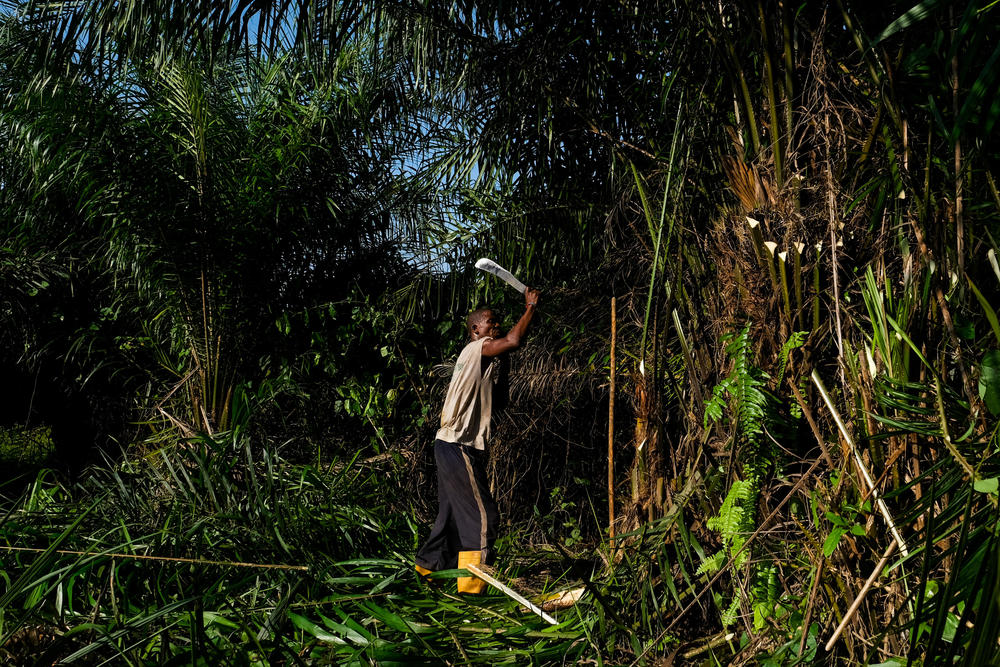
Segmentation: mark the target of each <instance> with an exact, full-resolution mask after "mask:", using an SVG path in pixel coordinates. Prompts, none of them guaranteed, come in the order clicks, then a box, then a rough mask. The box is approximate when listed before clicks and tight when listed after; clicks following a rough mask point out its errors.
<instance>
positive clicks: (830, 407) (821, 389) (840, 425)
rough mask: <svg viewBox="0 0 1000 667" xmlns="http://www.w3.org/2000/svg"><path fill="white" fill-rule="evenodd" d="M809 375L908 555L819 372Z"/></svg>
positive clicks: (898, 543)
mask: <svg viewBox="0 0 1000 667" xmlns="http://www.w3.org/2000/svg"><path fill="white" fill-rule="evenodd" d="M810 377H811V378H812V381H813V384H815V385H816V388H817V389H819V394H820V396H822V397H823V402H824V403H826V407H827V409H828V410H829V411H830V414H831V415H832V416H833V421H834V422H836V424H837V428H838V429H839V430H840V434H841V435H842V436H844V440H846V441H847V444H848V445H849V446H850V448H851V453H852V454H854V465H855V466H856V467H857V469H858V474H860V475H861V478H862V479H864V481H865V484H866V485H867V486H868V490H869V491H870V492H871V494H872V497H873V498H874V499H875V505H876V506H877V507H878V509H879V512H881V514H882V518H884V519H885V522H886V523H887V524H889V532H890V533H891V534H892V537H893V539H894V540H896V544H897V545H898V546H899V552H900V553H901V554H903V556H909V555H910V550H909V549H907V548H906V542H905V541H904V540H903V536H902V535H901V534H900V532H899V529H898V528H896V522H895V521H893V520H892V515H891V514H889V507H888V506H887V505H886V504H885V501H884V500H882V494H881V493H879V490H878V488H876V486H875V480H874V479H873V478H872V474H871V473H870V472H868V467H867V466H866V465H865V462H864V461H863V460H862V459H861V454H860V453H859V452H858V446H857V445H856V444H855V443H854V438H852V437H851V434H850V433H849V432H848V431H847V426H845V425H844V421H843V419H841V418H840V413H839V412H837V408H836V407H834V405H833V400H832V399H831V398H830V395H829V394H828V393H827V391H826V387H825V386H824V385H823V381H822V380H820V379H819V374H818V373H817V372H816V371H815V370H813V372H812V374H811V375H810Z"/></svg>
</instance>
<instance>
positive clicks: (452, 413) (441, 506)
mask: <svg viewBox="0 0 1000 667" xmlns="http://www.w3.org/2000/svg"><path fill="white" fill-rule="evenodd" d="M538 296H539V293H538V290H535V289H531V288H530V287H529V288H528V289H527V290H525V292H524V302H525V306H524V314H523V315H521V319H519V320H518V321H517V324H515V325H514V327H513V328H512V329H511V330H510V331H509V332H507V335H505V336H501V335H500V325H499V321H498V319H497V316H496V315H495V314H494V312H493V310H492V309H490V308H481V309H479V310H475V311H473V312H472V313H470V314H469V317H468V319H467V320H466V326H467V328H468V332H469V338H470V339H471V341H470V342H469V344H468V345H466V346H465V348H464V349H463V350H462V352H461V354H459V355H458V360H457V361H456V362H455V370H454V371H453V372H452V375H451V382H450V383H449V385H448V393H447V395H446V396H445V400H444V408H443V409H442V410H441V428H440V429H439V430H438V432H437V439H436V441H435V442H434V461H435V463H436V465H437V479H438V515H437V519H436V520H435V522H434V528H433V529H432V530H431V534H430V537H428V538H427V541H426V542H424V545H423V546H422V547H421V548H420V550H419V551H418V552H417V555H416V558H415V560H416V569H417V572H419V573H420V574H421V575H428V574H430V573H431V572H434V571H436V570H449V569H455V568H456V567H457V568H464V567H465V566H466V565H477V566H478V565H480V564H484V563H485V564H492V562H493V558H494V553H493V543H494V542H495V541H496V537H497V520H498V518H499V517H498V514H497V507H496V503H495V502H494V501H493V497H492V495H491V494H490V487H489V483H488V482H487V479H486V458H485V457H486V452H485V449H486V441H487V440H488V439H489V436H490V418H491V417H492V415H493V408H494V401H493V398H494V397H493V389H494V386H495V385H496V383H497V379H498V376H499V375H500V357H501V355H504V354H506V353H507V352H510V351H511V350H516V349H517V348H519V347H520V346H521V341H522V340H523V339H524V336H525V334H526V333H527V330H528V325H529V324H530V323H531V318H532V317H533V316H534V314H535V308H536V307H537V306H538ZM485 587H486V582H484V581H482V580H480V579H477V578H476V577H461V578H459V579H458V592H459V593H473V594H478V593H482V592H483V589H484V588H485Z"/></svg>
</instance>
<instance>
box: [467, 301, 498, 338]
mask: <svg viewBox="0 0 1000 667" xmlns="http://www.w3.org/2000/svg"><path fill="white" fill-rule="evenodd" d="M494 310H495V309H494V308H493V306H483V307H482V308H476V309H475V310H474V311H472V312H471V313H469V316H468V317H466V318H465V330H466V331H467V332H468V333H469V335H470V336H471V335H472V325H473V324H475V323H476V322H478V321H479V320H481V319H482V318H483V315H485V314H486V313H489V312H493V311H494Z"/></svg>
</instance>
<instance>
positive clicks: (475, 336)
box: [465, 307, 500, 340]
mask: <svg viewBox="0 0 1000 667" xmlns="http://www.w3.org/2000/svg"><path fill="white" fill-rule="evenodd" d="M465 326H466V328H467V329H468V331H469V338H471V339H472V340H479V339H480V338H498V337H499V336H500V318H498V317H497V316H496V314H495V313H494V312H493V309H492V308H488V307H487V308H479V309H476V310H474V311H472V312H471V313H469V317H468V318H467V319H466V321H465Z"/></svg>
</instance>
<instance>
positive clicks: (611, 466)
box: [608, 297, 618, 550]
mask: <svg viewBox="0 0 1000 667" xmlns="http://www.w3.org/2000/svg"><path fill="white" fill-rule="evenodd" d="M617 333H618V305H617V300H616V299H615V297H611V385H610V390H609V395H608V538H609V539H610V542H611V549H612V550H614V548H615V343H616V338H617Z"/></svg>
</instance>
